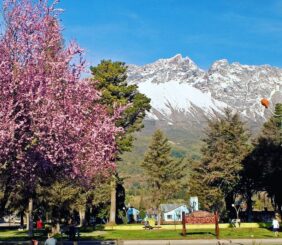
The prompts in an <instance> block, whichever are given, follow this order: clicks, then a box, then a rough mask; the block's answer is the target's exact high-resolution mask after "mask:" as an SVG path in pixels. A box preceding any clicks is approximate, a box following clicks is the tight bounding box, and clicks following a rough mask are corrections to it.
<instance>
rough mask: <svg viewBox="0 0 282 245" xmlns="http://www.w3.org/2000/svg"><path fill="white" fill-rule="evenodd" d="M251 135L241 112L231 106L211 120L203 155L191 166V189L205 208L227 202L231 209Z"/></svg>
mask: <svg viewBox="0 0 282 245" xmlns="http://www.w3.org/2000/svg"><path fill="white" fill-rule="evenodd" d="M248 139H249V136H248V134H247V132H246V130H245V127H244V123H243V122H241V121H240V118H239V115H238V114H233V113H232V112H231V111H230V110H228V109H227V110H226V111H225V115H224V116H222V117H220V118H216V119H213V120H210V121H209V124H208V129H207V131H206V137H205V138H204V142H205V145H204V147H203V148H202V153H203V158H202V159H201V161H200V162H199V163H198V164H195V166H194V167H193V169H192V174H191V190H190V192H191V193H192V194H194V195H195V194H197V195H199V196H200V200H201V199H202V202H204V204H205V205H206V208H214V209H220V208H222V207H221V206H222V203H225V207H226V209H227V210H230V209H232V206H231V205H232V203H233V202H234V195H235V194H236V193H235V189H236V186H237V184H238V182H239V180H240V172H241V170H242V168H243V165H242V160H243V159H244V158H245V156H246V155H247V153H248V152H249V149H250V146H249V143H248Z"/></svg>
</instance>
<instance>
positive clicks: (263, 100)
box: [260, 98, 269, 108]
mask: <svg viewBox="0 0 282 245" xmlns="http://www.w3.org/2000/svg"><path fill="white" fill-rule="evenodd" d="M260 103H261V104H262V105H263V106H264V107H265V108H268V107H269V100H268V99H265V98H263V99H262V100H261V101H260Z"/></svg>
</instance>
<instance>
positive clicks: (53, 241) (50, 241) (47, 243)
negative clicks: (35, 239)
mask: <svg viewBox="0 0 282 245" xmlns="http://www.w3.org/2000/svg"><path fill="white" fill-rule="evenodd" d="M56 244H57V240H56V239H55V238H54V237H53V236H52V234H51V233H48V239H47V240H46V241H45V243H44V245H56Z"/></svg>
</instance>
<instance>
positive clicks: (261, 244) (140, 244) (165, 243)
mask: <svg viewBox="0 0 282 245" xmlns="http://www.w3.org/2000/svg"><path fill="white" fill-rule="evenodd" d="M4 244H5V245H30V244H31V243H30V242H28V241H26V242H24V241H22V242H20V241H19V242H16V241H14V242H12V241H11V242H2V241H0V245H4ZM43 244H44V242H39V244H38V245H43ZM74 244H75V243H73V242H70V241H64V242H63V243H60V242H58V243H57V245H74ZM77 245H282V239H281V238H279V239H232V240H224V239H222V240H126V241H121V240H120V241H79V242H77Z"/></svg>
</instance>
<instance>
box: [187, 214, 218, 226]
mask: <svg viewBox="0 0 282 245" xmlns="http://www.w3.org/2000/svg"><path fill="white" fill-rule="evenodd" d="M185 223H186V224H215V216H214V215H212V216H206V217H192V216H185Z"/></svg>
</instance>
